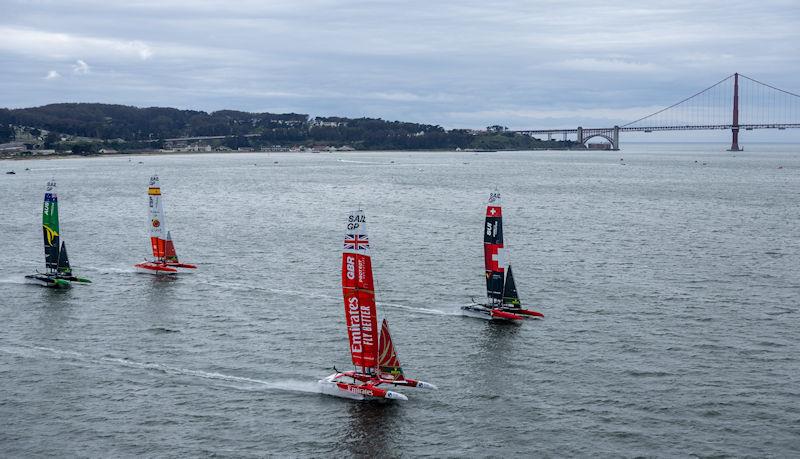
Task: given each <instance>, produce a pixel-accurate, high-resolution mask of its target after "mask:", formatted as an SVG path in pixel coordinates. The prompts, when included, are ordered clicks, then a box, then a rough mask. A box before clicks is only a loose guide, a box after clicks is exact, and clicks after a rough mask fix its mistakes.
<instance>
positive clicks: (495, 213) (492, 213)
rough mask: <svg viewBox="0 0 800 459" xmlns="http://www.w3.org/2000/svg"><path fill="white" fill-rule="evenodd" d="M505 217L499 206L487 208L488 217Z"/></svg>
mask: <svg viewBox="0 0 800 459" xmlns="http://www.w3.org/2000/svg"><path fill="white" fill-rule="evenodd" d="M502 215H503V211H502V209H501V208H500V207H498V206H488V207H487V208H486V216H487V217H501V216H502Z"/></svg>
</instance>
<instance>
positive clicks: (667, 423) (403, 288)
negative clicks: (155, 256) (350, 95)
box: [0, 144, 800, 456]
mask: <svg viewBox="0 0 800 459" xmlns="http://www.w3.org/2000/svg"><path fill="white" fill-rule="evenodd" d="M626 147H627V148H626V149H625V150H624V151H622V152H600V153H585V152H511V153H478V154H476V153H405V152H403V153H397V152H395V153H333V154H289V153H286V154H264V153H256V154H241V155H238V154H237V155H196V156H148V157H135V158H132V160H131V161H129V158H127V157H115V158H92V159H64V160H52V161H14V162H10V161H3V162H0V172H4V171H5V170H9V169H15V170H16V171H17V175H13V176H12V175H2V176H0V177H2V178H0V193H2V197H1V198H0V203H1V204H0V216H2V218H1V219H0V235H1V236H2V237H0V254H2V255H0V260H2V263H1V264H0V292H1V295H2V301H0V303H1V304H2V306H0V330H2V332H1V333H0V394H2V395H0V450H2V452H3V455H5V456H39V455H53V454H55V455H67V456H74V455H88V456H181V455H208V454H218V455H222V456H263V455H266V454H280V455H302V456H304V455H316V456H320V455H321V456H332V455H334V454H342V453H343V454H370V453H382V454H385V455H392V456H413V455H424V454H428V455H433V456H484V455H495V456H501V455H532V454H534V455H549V456H561V455H595V454H599V455H601V456H607V455H656V456H672V455H689V454H694V455H701V456H706V455H725V454H730V455H755V456H763V455H767V454H771V455H775V456H789V455H794V454H798V450H800V408H798V407H800V388H799V387H800V385H799V384H798V382H799V381H798V376H799V375H800V365H798V361H799V359H800V346H799V345H798V326H799V325H800V320H799V319H798V317H800V315H799V314H798V307H799V306H798V305H799V304H800V280H799V279H798V278H799V274H800V272H799V270H798V267H799V266H800V255H799V254H800V225H798V215H800V148H798V147H795V146H762V147H758V146H748V148H749V150H748V151H746V152H740V153H736V154H732V153H728V152H723V151H721V148H720V146H719V145H685V146H675V145H670V146H656V145H638V146H637V145H633V144H630V145H626ZM621 158H624V160H621ZM26 167H28V168H30V171H25V170H24V168H26ZM153 172H158V173H159V175H160V176H161V183H162V187H163V192H164V199H165V201H164V202H165V206H166V212H167V224H168V226H169V228H170V229H171V230H172V234H173V237H174V239H175V240H176V245H177V248H178V253H179V255H181V257H182V258H183V259H184V260H186V261H188V262H197V263H198V264H199V265H200V269H198V270H197V272H196V273H194V274H189V275H185V276H181V277H179V278H177V279H173V280H165V279H158V278H154V277H152V276H147V275H141V274H136V273H134V271H133V269H132V265H133V264H134V263H136V262H138V261H140V260H142V258H143V257H144V256H145V255H146V254H147V252H148V250H149V245H148V240H147V236H146V226H145V225H146V214H147V207H146V206H147V197H146V186H147V182H148V178H149V176H150V174H151V173H153ZM53 177H54V178H55V179H56V180H57V182H58V185H59V201H60V209H61V228H62V234H63V235H64V237H65V238H66V241H67V243H68V245H69V250H70V256H71V258H72V262H73V265H74V266H75V268H76V271H77V272H78V273H79V274H80V275H85V276H87V277H89V278H91V279H92V280H93V281H94V283H93V284H92V285H90V286H77V287H75V288H73V289H71V290H69V291H50V290H47V289H43V288H40V287H36V286H31V285H25V284H23V283H22V281H23V276H24V274H27V273H30V272H32V271H33V270H34V269H36V268H39V269H42V268H43V261H44V260H43V254H42V247H41V227H40V221H41V220H40V215H39V212H40V207H41V199H42V193H43V189H44V186H45V183H46V181H47V180H48V179H50V178H53ZM495 187H497V188H498V189H499V190H500V191H501V192H502V193H503V196H504V205H505V214H506V215H505V217H506V218H505V222H504V224H505V231H506V242H507V245H508V246H509V247H510V249H511V259H512V262H513V264H514V268H515V269H514V274H515V275H516V278H517V279H516V280H517V287H518V289H519V291H520V294H521V296H522V298H523V301H524V302H526V303H528V304H529V305H531V306H533V307H534V308H536V309H539V310H541V311H542V312H544V313H545V315H546V316H547V318H546V320H544V321H538V322H526V323H525V324H524V325H522V326H502V325H495V324H491V323H487V322H483V321H480V320H476V319H469V318H463V317H460V316H458V315H457V314H458V306H459V305H460V304H463V303H465V302H468V301H469V297H470V296H471V295H474V296H481V294H482V293H483V291H484V280H483V261H482V256H483V255H482V245H481V228H482V224H483V212H484V205H485V199H486V197H487V195H488V193H489V191H492V190H493V189H494V188H495ZM359 206H361V207H363V208H364V209H365V210H366V214H367V218H368V222H369V226H370V228H369V229H370V242H371V246H372V248H373V256H374V261H373V263H374V267H375V276H376V281H377V285H378V290H379V301H381V305H380V312H381V315H383V316H384V317H387V318H388V319H389V321H390V323H391V324H392V332H393V335H394V341H395V344H396V346H397V347H398V351H399V353H400V360H401V361H402V362H403V364H404V367H405V370H406V373H407V374H408V375H409V376H411V377H418V378H421V379H423V380H426V381H430V382H433V383H435V384H437V385H438V386H439V387H440V389H441V390H439V391H423V390H414V389H403V390H402V392H404V393H406V394H407V395H408V396H409V397H410V401H409V402H407V403H402V404H389V405H377V404H364V403H357V402H352V401H348V400H343V399H337V398H333V397H327V396H323V395H320V394H318V393H316V385H315V382H316V381H317V380H318V379H319V378H321V377H324V376H326V375H328V374H329V373H330V369H331V367H332V366H333V365H337V366H339V368H343V367H346V366H347V363H348V362H349V358H348V355H347V337H346V333H345V329H344V314H343V306H342V303H341V291H340V273H339V269H340V257H341V255H340V248H341V239H342V236H343V232H344V223H345V218H346V215H347V211H348V210H349V209H352V208H355V207H359Z"/></svg>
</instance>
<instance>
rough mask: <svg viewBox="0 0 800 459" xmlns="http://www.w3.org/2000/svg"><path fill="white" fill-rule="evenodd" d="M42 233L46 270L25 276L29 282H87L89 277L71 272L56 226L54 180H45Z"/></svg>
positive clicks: (62, 285) (57, 285)
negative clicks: (78, 275) (77, 275)
mask: <svg viewBox="0 0 800 459" xmlns="http://www.w3.org/2000/svg"><path fill="white" fill-rule="evenodd" d="M42 234H43V235H44V263H45V267H46V268H47V272H44V273H38V272H37V273H36V274H31V275H28V276H25V279H28V281H29V282H31V283H34V284H38V285H42V286H45V287H51V288H67V287H69V286H70V285H71V283H72V282H79V283H89V282H91V281H90V280H89V279H84V278H82V277H76V276H74V275H73V274H72V267H70V265H69V257H68V256H67V245H66V243H64V240H63V238H62V237H61V233H60V229H59V227H58V194H57V193H56V181H55V180H51V181H49V182H47V188H46V189H45V192H44V205H43V207H42Z"/></svg>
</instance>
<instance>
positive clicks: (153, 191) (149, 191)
mask: <svg viewBox="0 0 800 459" xmlns="http://www.w3.org/2000/svg"><path fill="white" fill-rule="evenodd" d="M147 194H150V195H156V196H161V188H148V189H147Z"/></svg>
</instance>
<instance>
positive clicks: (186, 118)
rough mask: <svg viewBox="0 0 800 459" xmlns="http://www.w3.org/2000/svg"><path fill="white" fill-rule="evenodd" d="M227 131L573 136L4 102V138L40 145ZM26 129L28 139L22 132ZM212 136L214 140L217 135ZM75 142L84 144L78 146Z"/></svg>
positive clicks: (141, 145) (454, 143) (377, 136)
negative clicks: (15, 105) (9, 106)
mask: <svg viewBox="0 0 800 459" xmlns="http://www.w3.org/2000/svg"><path fill="white" fill-rule="evenodd" d="M202 136H225V138H224V139H223V140H215V141H214V142H215V143H216V144H217V145H223V146H225V147H227V148H232V149H235V148H242V147H248V148H258V147H263V146H273V145H283V146H291V145H299V146H312V145H334V146H343V145H347V146H351V147H353V148H356V149H369V150H398V149H418V150H419V149H456V148H462V149H467V148H480V149H528V148H545V147H549V148H564V147H569V146H571V145H572V142H560V141H547V142H545V141H540V140H538V139H533V138H531V137H528V136H522V135H518V134H513V133H509V132H504V129H503V128H502V127H501V126H491V127H490V129H489V130H487V131H470V130H464V129H453V130H450V131H447V130H445V129H444V128H442V127H441V126H437V125H429V124H418V123H407V122H400V121H385V120H382V119H374V118H355V119H353V118H341V117H328V118H325V117H317V118H313V119H309V116H308V115H305V114H297V113H283V114H275V113H248V112H240V111H235V110H221V111H217V112H212V113H207V112H203V111H196V110H178V109H175V108H162V107H149V108H138V107H131V106H126V105H110V104H94V103H64V104H51V105H45V106H42V107H33V108H20V109H0V143H2V142H7V141H9V140H14V137H17V140H23V141H26V142H30V143H35V144H37V145H38V146H39V147H40V148H42V147H43V148H52V149H56V150H61V151H68V150H70V149H71V151H73V152H81V153H86V152H92V151H96V150H97V149H98V148H99V146H100V145H106V146H108V147H112V148H114V149H117V150H122V151H125V150H133V149H146V148H151V149H152V148H162V147H163V146H164V139H170V138H180V137H202ZM23 137H24V139H23ZM214 142H210V141H209V143H214ZM77 143H82V145H81V146H80V147H78V148H76V144H77Z"/></svg>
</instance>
